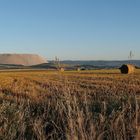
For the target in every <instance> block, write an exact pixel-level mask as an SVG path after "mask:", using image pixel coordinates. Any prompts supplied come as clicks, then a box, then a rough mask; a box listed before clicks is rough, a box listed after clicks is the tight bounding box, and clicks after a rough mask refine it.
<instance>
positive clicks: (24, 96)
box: [0, 70, 140, 140]
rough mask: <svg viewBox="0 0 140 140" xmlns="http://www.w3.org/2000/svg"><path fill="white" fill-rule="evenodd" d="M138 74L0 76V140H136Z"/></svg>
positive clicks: (15, 73) (19, 73) (11, 73)
mask: <svg viewBox="0 0 140 140" xmlns="http://www.w3.org/2000/svg"><path fill="white" fill-rule="evenodd" d="M139 96H140V70H137V71H136V73H135V74H131V75H122V74H120V72H119V71H118V70H95V71H81V72H74V71H73V72H58V71H1V72H0V140H46V139H49V140H52V139H53V140H61V139H62V140H129V139H138V137H139V136H138V135H139V133H138V129H139V121H140V120H139V108H138V107H139V104H140V100H139Z"/></svg>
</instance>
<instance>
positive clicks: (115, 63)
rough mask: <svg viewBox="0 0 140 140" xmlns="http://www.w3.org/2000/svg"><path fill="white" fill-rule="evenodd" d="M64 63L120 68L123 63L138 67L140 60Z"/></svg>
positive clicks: (65, 62) (66, 62) (64, 62)
mask: <svg viewBox="0 0 140 140" xmlns="http://www.w3.org/2000/svg"><path fill="white" fill-rule="evenodd" d="M61 63H62V64H67V65H82V66H88V67H95V68H118V67H120V66H121V65H122V64H129V63H131V64H134V65H135V66H137V67H140V60H131V61H128V60H125V61H71V60H68V61H61Z"/></svg>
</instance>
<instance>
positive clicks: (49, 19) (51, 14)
mask: <svg viewBox="0 0 140 140" xmlns="http://www.w3.org/2000/svg"><path fill="white" fill-rule="evenodd" d="M130 51H132V52H133V54H134V57H133V59H140V0H0V53H35V54H39V55H42V56H44V57H45V58H47V59H49V60H52V59H54V58H55V56H57V57H59V58H60V60H126V59H128V55H129V52H130Z"/></svg>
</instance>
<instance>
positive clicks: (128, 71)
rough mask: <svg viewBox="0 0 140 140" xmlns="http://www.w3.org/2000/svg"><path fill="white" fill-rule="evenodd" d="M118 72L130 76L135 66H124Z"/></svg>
mask: <svg viewBox="0 0 140 140" xmlns="http://www.w3.org/2000/svg"><path fill="white" fill-rule="evenodd" d="M120 71H121V73H122V74H131V73H134V71H135V66H134V65H131V64H124V65H122V66H121V67H120Z"/></svg>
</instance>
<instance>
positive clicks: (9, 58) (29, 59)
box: [0, 54, 47, 66]
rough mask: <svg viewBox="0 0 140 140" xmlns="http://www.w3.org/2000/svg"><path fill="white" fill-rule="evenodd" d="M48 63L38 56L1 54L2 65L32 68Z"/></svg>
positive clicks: (0, 62) (0, 61)
mask: <svg viewBox="0 0 140 140" xmlns="http://www.w3.org/2000/svg"><path fill="white" fill-rule="evenodd" d="M46 62H47V60H45V59H44V58H43V57H41V56H39V55H37V54H0V64H14V65H24V66H30V65H37V64H41V63H46Z"/></svg>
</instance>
